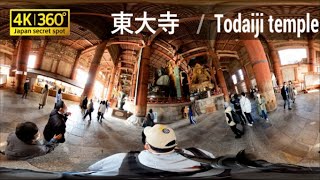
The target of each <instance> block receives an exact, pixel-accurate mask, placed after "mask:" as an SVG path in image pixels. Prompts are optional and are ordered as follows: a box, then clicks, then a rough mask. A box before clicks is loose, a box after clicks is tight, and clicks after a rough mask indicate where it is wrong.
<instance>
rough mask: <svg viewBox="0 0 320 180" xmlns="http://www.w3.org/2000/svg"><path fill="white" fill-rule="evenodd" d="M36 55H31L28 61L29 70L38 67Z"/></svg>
mask: <svg viewBox="0 0 320 180" xmlns="http://www.w3.org/2000/svg"><path fill="white" fill-rule="evenodd" d="M36 58H37V56H36V55H33V54H31V55H29V59H28V68H34V66H35V65H36Z"/></svg>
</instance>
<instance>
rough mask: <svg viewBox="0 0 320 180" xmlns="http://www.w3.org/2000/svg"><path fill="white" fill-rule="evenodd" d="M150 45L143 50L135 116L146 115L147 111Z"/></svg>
mask: <svg viewBox="0 0 320 180" xmlns="http://www.w3.org/2000/svg"><path fill="white" fill-rule="evenodd" d="M150 54H151V48H150V46H146V47H144V48H143V50H142V59H141V64H140V70H139V77H138V82H139V84H138V88H137V101H136V109H135V116H137V117H144V116H145V115H146V112H147V96H148V80H149V65H150Z"/></svg>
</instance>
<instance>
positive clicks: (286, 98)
mask: <svg viewBox="0 0 320 180" xmlns="http://www.w3.org/2000/svg"><path fill="white" fill-rule="evenodd" d="M281 96H282V98H283V100H284V105H283V108H284V109H286V104H287V103H288V108H289V110H291V104H290V100H289V88H288V86H287V84H286V82H283V87H282V88H281Z"/></svg>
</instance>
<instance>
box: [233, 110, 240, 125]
mask: <svg viewBox="0 0 320 180" xmlns="http://www.w3.org/2000/svg"><path fill="white" fill-rule="evenodd" d="M231 115H232V119H233V121H234V122H235V123H237V124H239V123H240V122H241V119H240V117H239V115H238V114H237V113H236V112H234V111H233V110H232V111H231Z"/></svg>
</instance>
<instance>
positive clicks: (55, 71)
mask: <svg viewBox="0 0 320 180" xmlns="http://www.w3.org/2000/svg"><path fill="white" fill-rule="evenodd" d="M60 61H61V60H57V65H56V68H55V70H54V74H57V73H58V68H59V64H60Z"/></svg>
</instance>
